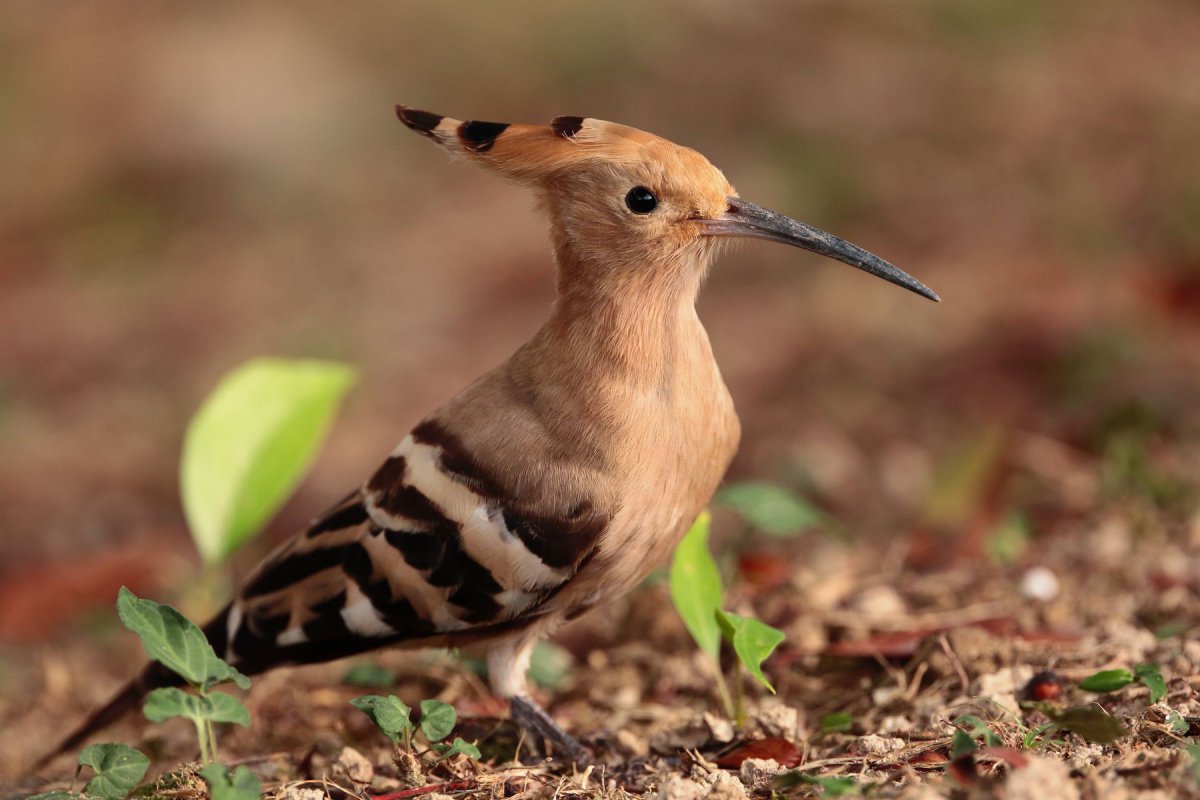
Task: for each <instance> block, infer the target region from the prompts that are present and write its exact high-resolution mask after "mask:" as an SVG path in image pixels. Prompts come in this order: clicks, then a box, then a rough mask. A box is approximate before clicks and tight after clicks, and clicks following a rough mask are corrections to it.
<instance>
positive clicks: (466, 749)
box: [433, 736, 483, 759]
mask: <svg viewBox="0 0 1200 800" xmlns="http://www.w3.org/2000/svg"><path fill="white" fill-rule="evenodd" d="M433 749H434V750H437V751H438V752H439V753H441V755H442V758H449V757H450V756H456V755H459V754H460V753H461V754H462V755H465V756H470V757H471V758H476V759H478V758H482V757H483V756H482V755H481V754H480V752H479V748H478V747H476V746H475V745H473V744H471V743H470V742H464V741H463V740H462V739H460V738H458V737H457V736H455V737H454V741H453V742H451V743H450V744H435V745H434V746H433Z"/></svg>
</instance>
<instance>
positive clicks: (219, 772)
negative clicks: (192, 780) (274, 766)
mask: <svg viewBox="0 0 1200 800" xmlns="http://www.w3.org/2000/svg"><path fill="white" fill-rule="evenodd" d="M200 777H202V778H204V781H205V782H206V783H207V784H208V796H209V798H210V800H258V798H259V795H261V794H262V783H260V782H259V780H258V777H257V776H255V774H254V773H253V772H251V771H250V770H249V769H247V768H246V767H245V766H239V767H238V768H237V769H235V770H234V771H233V774H232V775H230V774H229V768H228V767H226V766H224V765H222V764H209V765H208V766H207V767H204V768H203V769H202V770H200Z"/></svg>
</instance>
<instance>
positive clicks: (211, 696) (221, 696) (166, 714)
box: [142, 686, 250, 728]
mask: <svg viewBox="0 0 1200 800" xmlns="http://www.w3.org/2000/svg"><path fill="white" fill-rule="evenodd" d="M142 713H144V714H145V715H146V719H148V720H150V721H151V722H162V721H163V720H166V719H170V718H172V717H185V718H187V719H190V720H200V721H203V720H208V721H209V722H234V723H236V724H238V725H241V726H242V727H243V728H248V727H250V711H249V710H247V708H246V707H245V706H244V705H242V703H241V701H239V700H238V699H237V698H236V697H233V696H232V695H228V694H225V693H224V692H209V693H207V694H204V695H195V694H188V693H187V692H185V691H183V690H182V689H176V688H175V687H173V686H171V687H167V688H164V689H155V690H154V691H152V692H150V694H148V695H146V704H145V705H144V706H142Z"/></svg>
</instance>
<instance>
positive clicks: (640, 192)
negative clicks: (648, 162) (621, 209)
mask: <svg viewBox="0 0 1200 800" xmlns="http://www.w3.org/2000/svg"><path fill="white" fill-rule="evenodd" d="M625 205H627V206H628V207H629V210H630V211H632V212H633V213H635V214H649V213H650V212H651V211H653V210H654V209H655V207H656V206H658V198H657V197H655V196H654V192H652V191H650V190H649V189H647V188H646V187H645V186H635V187H633V188H632V189H630V190H629V194H627V195H625Z"/></svg>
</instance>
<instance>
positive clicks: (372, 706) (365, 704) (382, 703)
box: [350, 694, 412, 744]
mask: <svg viewBox="0 0 1200 800" xmlns="http://www.w3.org/2000/svg"><path fill="white" fill-rule="evenodd" d="M350 705H352V706H354V707H355V708H357V709H358V710H359V711H361V712H363V713H364V714H366V715H367V716H368V717H370V718H371V721H372V722H374V723H375V726H376V727H377V728H379V730H381V731H383V734H384V735H385V736H387V737H388V738H389V739H391V740H392V741H393V742H395V743H396V744H399V743H400V739H401V737H402V736H404V735H405V733H406V732H408V731H411V730H412V722H410V721H409V715H410V714H411V713H412V709H411V708H409V707H408V706H406V705H405V704H404V702H403V701H402V700H401V699H400V698H399V697H396V695H394V694H390V695H388V696H387V697H383V696H382V695H377V694H368V695H364V696H363V697H356V698H354V699H353V700H351V701H350Z"/></svg>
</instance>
